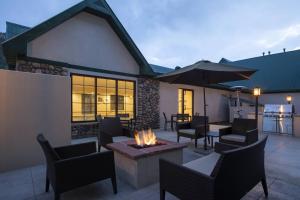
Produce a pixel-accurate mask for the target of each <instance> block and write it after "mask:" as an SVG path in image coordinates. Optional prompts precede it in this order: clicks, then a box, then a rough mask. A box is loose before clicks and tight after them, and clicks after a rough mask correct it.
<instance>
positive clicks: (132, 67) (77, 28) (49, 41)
mask: <svg viewBox="0 0 300 200" xmlns="http://www.w3.org/2000/svg"><path fill="white" fill-rule="evenodd" d="M27 55H28V56H30V57H36V58H43V59H48V60H54V61H61V62H66V63H69V64H74V65H81V66H85V67H94V68H101V69H106V70H111V71H118V72H126V73H131V74H139V66H138V64H137V63H136V61H135V59H134V58H133V57H132V56H131V54H130V53H129V51H128V50H127V48H126V47H125V46H124V44H123V43H122V42H121V40H120V39H119V37H118V36H117V34H116V33H115V32H114V31H113V29H112V28H111V27H110V25H109V24H108V23H107V22H106V20H105V19H103V18H100V17H96V16H94V15H91V14H88V13H86V12H82V13H79V14H78V15H76V16H74V17H73V18H71V19H69V20H67V21H65V22H64V23H62V24H60V25H59V26H57V27H55V28H53V29H52V30H50V31H48V32H47V33H45V34H43V35H41V36H40V37H38V38H36V39H34V40H33V41H31V42H29V43H28V46H27Z"/></svg>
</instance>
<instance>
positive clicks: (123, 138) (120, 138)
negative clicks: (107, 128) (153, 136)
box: [113, 136, 132, 142]
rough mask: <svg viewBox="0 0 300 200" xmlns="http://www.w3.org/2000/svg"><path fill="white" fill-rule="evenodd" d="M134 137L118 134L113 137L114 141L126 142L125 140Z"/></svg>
mask: <svg viewBox="0 0 300 200" xmlns="http://www.w3.org/2000/svg"><path fill="white" fill-rule="evenodd" d="M131 139H132V138H129V137H126V136H116V137H113V142H124V141H128V140H131Z"/></svg>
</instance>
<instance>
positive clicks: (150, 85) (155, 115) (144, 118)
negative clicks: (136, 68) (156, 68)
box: [136, 78, 159, 129]
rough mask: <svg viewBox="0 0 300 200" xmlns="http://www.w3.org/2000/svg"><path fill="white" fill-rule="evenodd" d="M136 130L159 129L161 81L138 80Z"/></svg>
mask: <svg viewBox="0 0 300 200" xmlns="http://www.w3.org/2000/svg"><path fill="white" fill-rule="evenodd" d="M136 128H137V129H146V128H152V129H156V128H159V81H157V80H154V79H149V78H139V79H138V86H137V124H136Z"/></svg>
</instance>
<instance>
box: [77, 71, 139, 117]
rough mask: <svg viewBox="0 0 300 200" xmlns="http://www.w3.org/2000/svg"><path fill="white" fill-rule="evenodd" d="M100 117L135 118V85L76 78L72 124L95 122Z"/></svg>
mask: <svg viewBox="0 0 300 200" xmlns="http://www.w3.org/2000/svg"><path fill="white" fill-rule="evenodd" d="M96 115H101V116H102V117H105V116H116V115H119V116H121V117H122V118H129V119H130V118H134V116H135V82H134V81H127V80H116V79H109V78H98V77H89V76H82V75H72V121H74V122H79V121H94V120H95V119H96Z"/></svg>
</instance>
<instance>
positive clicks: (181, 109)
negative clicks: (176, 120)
mask: <svg viewBox="0 0 300 200" xmlns="http://www.w3.org/2000/svg"><path fill="white" fill-rule="evenodd" d="M178 113H179V114H188V115H189V116H193V113H194V91H193V90H188V89H178Z"/></svg>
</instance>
